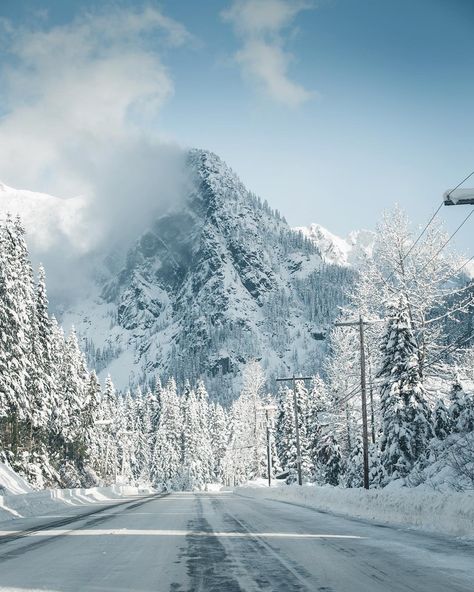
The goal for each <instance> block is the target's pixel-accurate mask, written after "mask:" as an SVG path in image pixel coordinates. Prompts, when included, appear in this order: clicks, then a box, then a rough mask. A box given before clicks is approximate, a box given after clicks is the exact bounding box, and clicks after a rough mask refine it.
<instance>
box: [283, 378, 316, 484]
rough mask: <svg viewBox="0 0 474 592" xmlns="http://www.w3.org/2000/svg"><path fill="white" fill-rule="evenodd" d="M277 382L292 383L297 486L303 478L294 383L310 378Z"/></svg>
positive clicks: (285, 379) (287, 379)
mask: <svg viewBox="0 0 474 592" xmlns="http://www.w3.org/2000/svg"><path fill="white" fill-rule="evenodd" d="M276 380H277V382H288V381H291V382H292V383H293V412H294V414H295V435H296V468H297V471H298V485H303V476H302V474H301V446H300V425H299V417H298V415H299V414H298V401H297V399H296V381H297V380H303V381H304V380H312V377H311V376H298V377H296V376H295V375H294V374H293V376H292V377H291V378H277V379H276Z"/></svg>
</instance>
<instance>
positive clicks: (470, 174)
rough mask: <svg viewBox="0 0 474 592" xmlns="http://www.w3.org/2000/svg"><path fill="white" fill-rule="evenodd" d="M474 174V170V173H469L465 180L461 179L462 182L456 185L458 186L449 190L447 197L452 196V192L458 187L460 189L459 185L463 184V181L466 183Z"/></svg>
mask: <svg viewBox="0 0 474 592" xmlns="http://www.w3.org/2000/svg"><path fill="white" fill-rule="evenodd" d="M472 175H474V171H472V173H469V175H468V176H467V177H466V178H465V179H463V180H462V181H461V183H459V184H458V185H456V187H455V188H454V189H451V191H450V192H449V193H448V194H447V195H446V197H450V196H451V193H452V192H453V191H456V189H459V187H461V185H462V184H463V183H465V182H466V181H467V180H468V179H469V178H470V177H472Z"/></svg>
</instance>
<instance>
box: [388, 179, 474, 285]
mask: <svg viewBox="0 0 474 592" xmlns="http://www.w3.org/2000/svg"><path fill="white" fill-rule="evenodd" d="M472 175H474V171H472V173H469V175H467V177H465V178H464V179H463V180H462V181H461V182H460V183H458V184H457V185H456V187H454V189H451V191H449V193H448V194H447V197H449V196H450V195H451V194H452V193H453V191H456V189H459V187H461V185H462V184H463V183H465V182H466V181H467V180H468V179H469V178H470V177H472ZM443 204H444V199H443V201H442V202H441V203H440V204H439V206H438V207H437V209H436V211H435V212H434V214H433V215H432V216H431V218H430V219H429V220H428V222H427V223H426V224H425V226H424V228H423V230H422V231H421V232H420V234H419V235H418V238H417V239H416V240H415V242H414V243H413V244H412V245H411V247H410V248H409V249H408V251H407V252H406V253H405V255H403V257H402V259H401V261H400V264H402V263H403V262H404V261H405V260H406V258H407V257H408V255H410V253H411V252H412V251H413V249H414V248H415V247H416V245H417V244H418V243H419V242H420V240H421V239H422V237H423V235H424V234H425V232H426V231H427V230H428V228H429V227H430V225H431V223H432V222H433V220H434V219H435V218H436V216H437V215H438V213H439V211H440V210H441V208H442V207H443ZM472 211H474V210H472ZM472 211H471V213H472ZM470 216H471V214H469V215H468V216H467V218H469V217H470ZM466 222H467V220H464V222H463V223H462V224H461V225H460V226H459V228H457V229H456V231H455V232H454V233H453V234H452V235H451V237H450V238H449V239H448V241H447V242H446V244H444V245H443V247H442V248H441V249H440V250H439V252H438V253H436V255H435V256H434V257H433V259H434V258H435V257H437V256H438V255H439V253H440V252H441V251H442V250H443V249H444V247H445V246H446V245H447V244H448V242H449V241H450V240H451V239H452V238H453V236H454V235H455V234H456V233H457V232H458V230H460V229H461V227H462V226H463V225H464V224H465V223H466ZM431 261H432V260H430V261H429V262H428V264H429V263H431ZM428 264H427V265H428ZM423 269H424V267H423ZM394 273H395V270H393V271H392V272H391V274H390V275H389V276H388V278H387V279H386V280H384V283H385V282H389V281H390V279H391V278H392V276H393V274H394Z"/></svg>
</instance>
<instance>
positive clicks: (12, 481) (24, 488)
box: [0, 462, 33, 495]
mask: <svg viewBox="0 0 474 592" xmlns="http://www.w3.org/2000/svg"><path fill="white" fill-rule="evenodd" d="M30 491H33V490H32V488H31V487H30V485H29V484H28V483H27V482H26V481H25V479H23V477H20V475H17V473H15V471H14V470H13V469H12V468H11V467H10V466H8V465H6V464H5V463H2V462H0V495H3V494H17V493H29V492H30Z"/></svg>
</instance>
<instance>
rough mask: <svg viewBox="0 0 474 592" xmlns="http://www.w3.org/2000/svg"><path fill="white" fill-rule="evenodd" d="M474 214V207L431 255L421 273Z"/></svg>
mask: <svg viewBox="0 0 474 592" xmlns="http://www.w3.org/2000/svg"><path fill="white" fill-rule="evenodd" d="M472 214H474V209H472V210H471V211H470V212H469V214H468V215H467V216H466V217H465V218H464V220H463V221H462V222H461V224H460V225H459V226H458V227H457V228H456V230H455V231H454V232H453V233H452V234H451V236H450V237H449V238H448V239H447V240H446V241H445V242H444V243H443V245H442V246H441V247H440V248H439V249H438V250H437V251H436V253H435V254H434V255H433V257H431V259H430V260H429V261H428V262H427V263H425V264H424V265H423V267H422V268H421V269H420V271H419V273H421V272H422V271H423V270H424V269H426V268H427V267H428V265H429V264H430V263H431V262H432V261H433V260H434V259H436V257H437V256H438V255H439V254H440V253H441V251H442V250H443V249H444V247H445V246H446V245H447V244H448V243H449V242H450V241H451V240H452V239H453V238H454V237H455V236H456V234H457V233H458V232H459V231H460V230H461V228H462V227H463V226H464V224H466V222H467V221H468V220H469V218H470V217H471V216H472Z"/></svg>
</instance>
